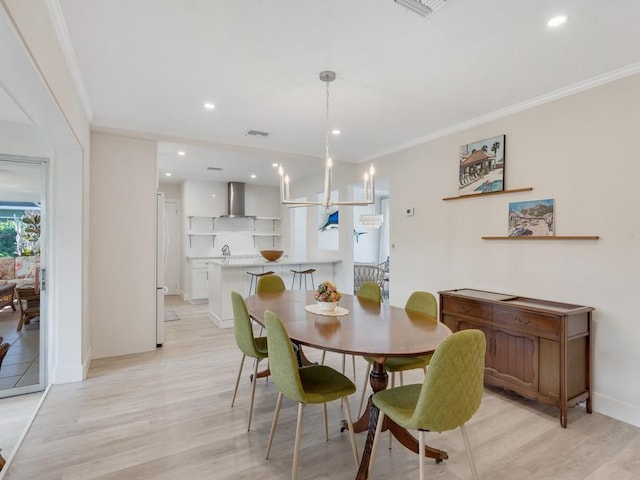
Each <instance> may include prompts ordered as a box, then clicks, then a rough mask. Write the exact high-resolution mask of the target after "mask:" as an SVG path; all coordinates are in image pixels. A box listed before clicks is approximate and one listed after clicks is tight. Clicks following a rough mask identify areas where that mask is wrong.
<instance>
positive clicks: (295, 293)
mask: <svg viewBox="0 0 640 480" xmlns="http://www.w3.org/2000/svg"><path fill="white" fill-rule="evenodd" d="M245 301H246V304H247V309H248V310H249V314H250V315H251V316H252V317H253V318H254V319H255V320H256V321H257V322H258V323H260V324H261V325H264V320H263V316H264V311H265V310H271V311H272V312H274V313H276V314H277V315H278V316H279V317H280V318H281V319H282V322H283V324H284V325H285V328H286V329H287V332H288V333H289V337H291V339H292V340H294V341H296V342H297V343H300V344H302V345H308V346H311V347H316V348H321V349H325V350H330V351H334V352H340V353H347V354H352V355H367V356H371V357H380V359H381V361H384V360H383V358H384V357H389V356H394V357H398V356H412V355H422V354H426V353H430V352H433V351H434V350H435V349H436V347H437V346H438V345H439V344H440V342H441V341H442V340H443V339H444V338H445V337H447V336H448V335H450V334H451V330H449V328H448V327H447V326H446V325H444V324H443V323H440V322H438V321H437V319H435V318H432V317H427V316H424V315H420V314H418V313H414V312H407V311H406V310H405V309H404V308H400V307H394V306H391V305H389V304H385V303H383V304H378V303H376V302H371V301H367V300H360V299H358V298H357V297H356V296H354V295H346V294H343V295H342V298H341V299H340V302H339V304H338V305H339V306H341V307H343V308H346V309H347V310H349V313H348V314H347V315H343V316H336V317H330V316H324V315H316V314H314V313H310V312H308V311H306V310H305V308H304V307H305V306H306V305H311V304H315V300H314V298H313V291H304V290H302V291H301V290H285V291H284V292H276V293H261V294H257V295H252V296H250V297H247V298H246V300H245Z"/></svg>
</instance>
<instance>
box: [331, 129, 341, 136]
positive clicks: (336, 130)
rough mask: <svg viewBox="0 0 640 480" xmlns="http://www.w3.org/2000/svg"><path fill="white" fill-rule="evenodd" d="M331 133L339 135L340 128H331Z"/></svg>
mask: <svg viewBox="0 0 640 480" xmlns="http://www.w3.org/2000/svg"><path fill="white" fill-rule="evenodd" d="M331 133H332V134H333V135H340V130H338V129H337V128H335V129H333V130H331Z"/></svg>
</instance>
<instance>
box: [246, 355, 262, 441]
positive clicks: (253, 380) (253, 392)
mask: <svg viewBox="0 0 640 480" xmlns="http://www.w3.org/2000/svg"><path fill="white" fill-rule="evenodd" d="M259 363H260V359H258V358H256V363H255V364H254V366H253V377H251V402H250V404H249V421H248V422H247V432H248V431H249V430H251V417H252V416H253V400H254V398H255V397H256V383H258V364H259Z"/></svg>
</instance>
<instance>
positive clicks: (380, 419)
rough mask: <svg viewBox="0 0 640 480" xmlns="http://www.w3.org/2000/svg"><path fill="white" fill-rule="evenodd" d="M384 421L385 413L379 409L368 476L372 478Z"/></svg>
mask: <svg viewBox="0 0 640 480" xmlns="http://www.w3.org/2000/svg"><path fill="white" fill-rule="evenodd" d="M383 422H384V413H382V411H378V423H377V424H376V433H375V435H374V436H373V444H372V445H371V456H370V457H369V474H368V475H367V477H369V478H371V477H372V476H371V472H372V471H373V464H374V462H375V461H376V451H377V450H378V443H379V442H380V435H381V434H382V424H383Z"/></svg>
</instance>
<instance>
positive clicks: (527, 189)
mask: <svg viewBox="0 0 640 480" xmlns="http://www.w3.org/2000/svg"><path fill="white" fill-rule="evenodd" d="M531 190H533V187H524V188H514V189H513V190H501V191H499V192H487V193H468V194H466V195H458V196H457V197H446V198H443V199H442V200H444V201H447V200H459V199H461V198H472V197H488V196H489V195H502V194H504V193H515V192H529V191H531Z"/></svg>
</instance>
